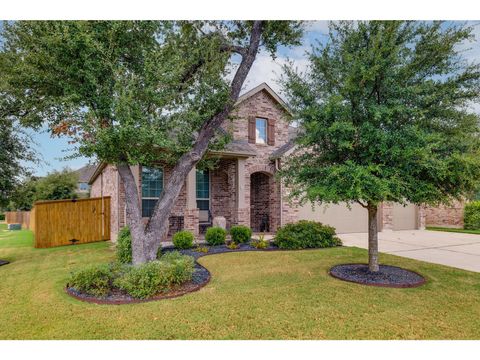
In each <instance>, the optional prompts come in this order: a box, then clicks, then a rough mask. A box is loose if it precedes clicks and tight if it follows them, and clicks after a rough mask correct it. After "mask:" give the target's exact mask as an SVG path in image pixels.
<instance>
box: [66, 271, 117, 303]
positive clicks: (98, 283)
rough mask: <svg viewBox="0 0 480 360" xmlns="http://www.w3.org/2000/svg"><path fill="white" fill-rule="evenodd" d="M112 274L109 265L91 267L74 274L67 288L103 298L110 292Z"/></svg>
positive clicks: (113, 272)
mask: <svg viewBox="0 0 480 360" xmlns="http://www.w3.org/2000/svg"><path fill="white" fill-rule="evenodd" d="M114 274H115V271H113V269H112V267H111V265H108V264H101V265H91V266H89V267H87V268H85V269H83V270H79V271H77V272H74V273H73V274H72V275H71V276H70V279H69V281H68V284H67V286H69V287H73V288H74V289H76V290H78V291H81V292H83V293H86V294H89V295H92V296H97V297H104V296H107V295H108V293H109V292H110V289H111V287H112V281H113V275H114Z"/></svg>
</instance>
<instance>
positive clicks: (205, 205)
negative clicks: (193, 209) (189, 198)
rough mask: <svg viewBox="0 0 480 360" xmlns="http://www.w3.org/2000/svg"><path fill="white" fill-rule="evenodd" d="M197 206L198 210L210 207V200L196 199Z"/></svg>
mask: <svg viewBox="0 0 480 360" xmlns="http://www.w3.org/2000/svg"><path fill="white" fill-rule="evenodd" d="M197 208H198V209H199V210H208V209H210V200H197Z"/></svg>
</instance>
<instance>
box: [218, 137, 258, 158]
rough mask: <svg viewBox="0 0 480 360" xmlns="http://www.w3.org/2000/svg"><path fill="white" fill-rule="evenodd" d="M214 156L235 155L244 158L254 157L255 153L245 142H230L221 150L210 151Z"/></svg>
mask: <svg viewBox="0 0 480 360" xmlns="http://www.w3.org/2000/svg"><path fill="white" fill-rule="evenodd" d="M210 153H214V154H225V155H228V154H235V155H244V156H247V157H248V156H256V155H257V151H256V150H255V149H254V148H253V147H252V146H250V145H249V144H248V142H247V141H246V140H232V141H231V142H229V143H228V144H227V145H225V147H224V148H223V149H222V150H219V151H211V152H210Z"/></svg>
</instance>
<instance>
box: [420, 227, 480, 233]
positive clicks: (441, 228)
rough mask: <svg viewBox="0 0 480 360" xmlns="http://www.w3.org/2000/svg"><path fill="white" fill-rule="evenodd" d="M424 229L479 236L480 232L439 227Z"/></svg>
mask: <svg viewBox="0 0 480 360" xmlns="http://www.w3.org/2000/svg"><path fill="white" fill-rule="evenodd" d="M426 229H427V230H432V231H445V232H455V233H464V234H475V235H480V230H466V229H456V228H447V227H440V226H427V228H426Z"/></svg>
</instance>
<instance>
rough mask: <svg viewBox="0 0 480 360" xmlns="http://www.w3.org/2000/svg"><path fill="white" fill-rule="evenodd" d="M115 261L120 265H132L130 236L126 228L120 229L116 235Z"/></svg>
mask: <svg viewBox="0 0 480 360" xmlns="http://www.w3.org/2000/svg"><path fill="white" fill-rule="evenodd" d="M117 260H118V261H119V262H120V263H122V264H131V263H132V235H131V234H130V229H129V228H128V226H125V227H124V228H122V229H121V230H120V232H119V233H118V238H117Z"/></svg>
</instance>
